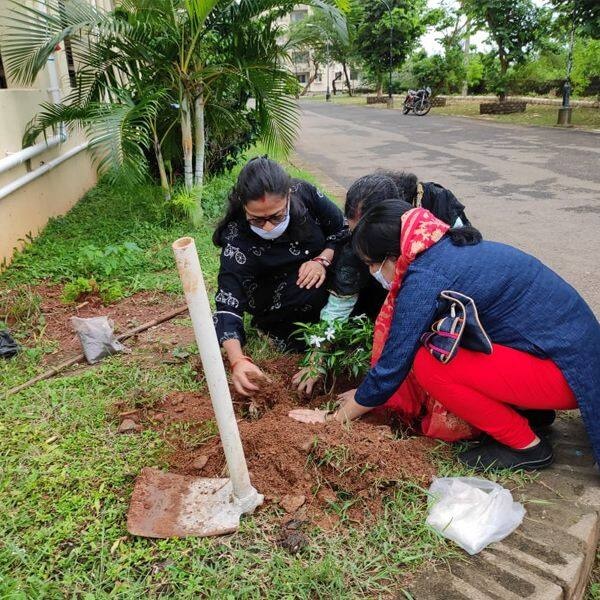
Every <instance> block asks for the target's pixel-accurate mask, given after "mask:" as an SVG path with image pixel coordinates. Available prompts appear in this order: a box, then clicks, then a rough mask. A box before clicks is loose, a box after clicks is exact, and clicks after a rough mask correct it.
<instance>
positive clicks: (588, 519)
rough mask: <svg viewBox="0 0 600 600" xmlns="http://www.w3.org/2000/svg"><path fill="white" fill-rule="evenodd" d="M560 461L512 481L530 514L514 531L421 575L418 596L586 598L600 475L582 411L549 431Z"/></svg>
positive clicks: (599, 533)
mask: <svg viewBox="0 0 600 600" xmlns="http://www.w3.org/2000/svg"><path fill="white" fill-rule="evenodd" d="M549 439H550V440H551V442H552V444H553V445H554V448H555V455H556V463H555V464H554V465H553V466H552V467H551V468H550V469H548V470H546V471H543V472H541V473H540V475H539V476H538V477H537V478H536V479H535V480H534V481H532V482H531V483H529V484H527V485H526V486H525V487H524V488H523V489H512V493H513V496H514V497H515V499H518V500H519V501H521V502H523V504H524V505H525V507H526V509H527V515H526V516H525V519H524V521H523V524H522V525H521V527H519V528H518V529H517V530H516V531H515V532H514V533H513V534H512V535H510V536H509V537H507V538H505V539H504V540H503V541H502V542H498V543H495V544H492V545H490V546H488V547H487V548H486V549H485V550H483V551H482V552H481V553H479V554H478V555H477V556H473V557H468V556H466V555H465V556H466V559H465V560H460V561H453V562H451V563H450V564H449V565H448V568H443V569H439V570H437V571H435V572H433V573H423V574H421V576H419V577H418V578H417V579H416V580H415V582H414V583H413V585H412V586H411V588H410V589H409V593H410V594H411V596H412V597H413V598H414V599H415V600H421V599H423V600H425V599H427V600H467V599H468V600H492V599H494V600H495V599H498V598H502V600H504V599H507V600H509V599H511V600H512V599H514V600H517V599H527V600H581V599H582V598H583V597H584V595H585V591H586V586H587V582H588V579H589V576H590V572H591V570H592V567H593V565H594V560H595V557H596V549H597V547H598V541H599V538H600V514H599V513H600V476H599V474H598V470H597V468H596V467H595V466H594V461H593V459H592V454H591V448H590V447H589V444H588V443H587V434H586V432H585V429H584V427H583V424H582V422H581V420H580V419H568V420H559V421H558V422H557V424H555V425H554V426H553V428H552V433H551V434H550V436H549Z"/></svg>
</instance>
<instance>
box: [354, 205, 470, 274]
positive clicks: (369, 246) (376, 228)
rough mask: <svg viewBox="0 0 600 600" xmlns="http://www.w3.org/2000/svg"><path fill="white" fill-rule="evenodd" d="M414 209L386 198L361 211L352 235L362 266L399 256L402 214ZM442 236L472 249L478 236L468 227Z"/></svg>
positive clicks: (459, 228)
mask: <svg viewBox="0 0 600 600" xmlns="http://www.w3.org/2000/svg"><path fill="white" fill-rule="evenodd" d="M411 208H414V207H413V206H412V205H411V204H409V203H408V202H405V201H404V200H398V199H397V198H395V199H388V200H385V201H383V202H380V203H379V204H377V205H375V206H373V207H372V208H371V209H369V210H368V211H367V212H365V213H364V214H363V216H362V218H361V219H360V221H359V222H358V225H357V226H356V229H355V230H354V233H353V235H352V246H353V248H354V252H355V253H356V254H357V255H358V256H359V257H360V258H361V260H362V261H363V262H366V263H380V262H383V261H384V260H385V259H386V257H388V256H400V227H401V219H402V215H403V214H404V213H405V212H407V211H409V210H410V209H411ZM446 235H447V236H448V237H449V238H450V240H451V241H452V243H453V244H454V245H455V246H474V245H475V244H479V242H481V240H482V236H481V233H480V232H479V231H478V230H477V229H475V228H474V227H471V226H466V227H458V228H456V229H449V230H448V232H447V233H446Z"/></svg>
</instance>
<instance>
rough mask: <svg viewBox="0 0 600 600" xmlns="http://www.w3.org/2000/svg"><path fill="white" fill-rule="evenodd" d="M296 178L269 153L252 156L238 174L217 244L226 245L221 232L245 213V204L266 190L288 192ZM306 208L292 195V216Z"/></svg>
mask: <svg viewBox="0 0 600 600" xmlns="http://www.w3.org/2000/svg"><path fill="white" fill-rule="evenodd" d="M292 183H293V182H292V178H291V177H290V176H289V175H288V173H287V172H286V171H285V169H284V168H283V167H282V166H281V165H280V164H279V163H277V162H275V161H274V160H271V159H270V158H268V157H267V156H257V157H256V158H252V159H251V160H249V161H248V162H247V163H246V164H245V165H244V167H243V168H242V170H241V171H240V174H239V175H238V178H237V182H236V184H235V186H234V187H233V189H232V190H231V192H230V193H229V200H228V205H227V212H226V213H225V216H224V217H223V219H221V221H220V222H219V224H218V225H217V228H216V229H215V232H214V233H213V238H212V239H213V244H215V246H222V245H223V244H222V240H221V234H222V232H223V231H224V230H225V228H226V227H227V224H228V223H230V222H231V221H236V220H237V219H239V218H240V217H242V216H243V215H244V206H246V204H248V202H252V200H258V199H259V198H262V197H263V196H264V195H265V194H275V195H278V196H285V195H286V194H287V193H288V192H289V191H290V188H291V187H292ZM304 213H305V208H304V207H303V206H300V205H299V203H298V202H296V201H295V200H294V198H293V197H292V199H291V201H290V215H291V217H292V219H294V217H296V221H298V217H301V216H303V215H304Z"/></svg>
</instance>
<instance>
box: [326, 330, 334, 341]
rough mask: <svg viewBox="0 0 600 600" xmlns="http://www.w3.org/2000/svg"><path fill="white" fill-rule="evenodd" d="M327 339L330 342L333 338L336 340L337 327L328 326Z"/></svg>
mask: <svg viewBox="0 0 600 600" xmlns="http://www.w3.org/2000/svg"><path fill="white" fill-rule="evenodd" d="M325 339H326V340H327V341H328V342H330V341H331V340H335V329H334V328H333V327H328V328H327V329H326V330H325Z"/></svg>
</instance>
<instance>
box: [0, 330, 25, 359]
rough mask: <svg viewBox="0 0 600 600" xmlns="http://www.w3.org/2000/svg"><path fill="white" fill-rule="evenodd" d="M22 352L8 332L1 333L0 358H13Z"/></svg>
mask: <svg viewBox="0 0 600 600" xmlns="http://www.w3.org/2000/svg"><path fill="white" fill-rule="evenodd" d="M20 351H21V346H19V344H17V342H15V340H13V339H12V336H11V335H10V333H9V332H8V331H7V330H4V331H0V358H11V357H12V356H14V355H15V354H18V353H19V352H20Z"/></svg>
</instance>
